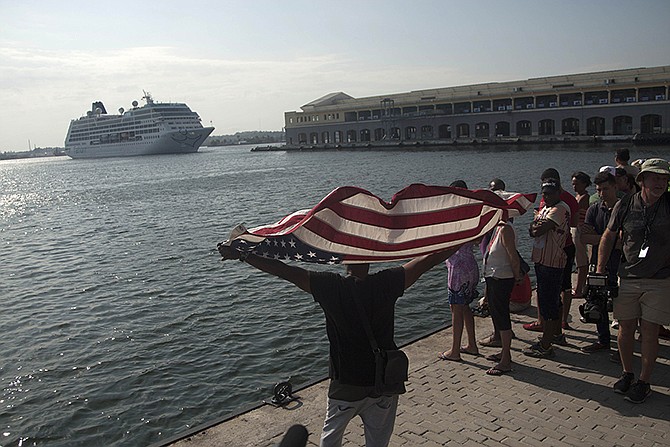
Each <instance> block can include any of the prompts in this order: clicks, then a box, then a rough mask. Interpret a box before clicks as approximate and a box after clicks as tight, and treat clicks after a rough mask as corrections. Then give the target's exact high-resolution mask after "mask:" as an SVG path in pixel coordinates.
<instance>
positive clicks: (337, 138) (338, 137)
mask: <svg viewBox="0 0 670 447" xmlns="http://www.w3.org/2000/svg"><path fill="white" fill-rule="evenodd" d="M333 139H334V140H335V144H339V143H341V142H342V131H341V130H336V131H335V133H334V134H333Z"/></svg>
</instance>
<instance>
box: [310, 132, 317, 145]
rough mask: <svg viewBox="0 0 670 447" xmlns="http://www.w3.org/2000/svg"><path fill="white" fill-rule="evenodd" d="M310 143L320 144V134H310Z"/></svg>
mask: <svg viewBox="0 0 670 447" xmlns="http://www.w3.org/2000/svg"><path fill="white" fill-rule="evenodd" d="M309 143H310V144H319V134H318V133H316V132H312V133H310V134H309Z"/></svg>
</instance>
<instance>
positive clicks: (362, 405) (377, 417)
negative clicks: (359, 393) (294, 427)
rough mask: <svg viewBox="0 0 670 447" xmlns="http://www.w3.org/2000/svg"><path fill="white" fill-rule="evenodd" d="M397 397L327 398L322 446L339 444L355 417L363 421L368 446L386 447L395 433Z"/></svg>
mask: <svg viewBox="0 0 670 447" xmlns="http://www.w3.org/2000/svg"><path fill="white" fill-rule="evenodd" d="M397 409H398V396H397V395H395V396H381V397H366V398H365V399H362V400H357V401H355V402H347V401H344V400H337V399H331V398H328V409H327V411H326V420H325V421H324V423H323V433H321V444H320V445H321V447H339V446H341V445H342V437H343V436H344V430H345V429H346V428H347V424H349V421H350V420H352V419H353V418H354V417H355V416H360V417H361V419H362V420H363V428H364V431H365V445H366V447H386V446H388V444H389V441H390V440H391V435H392V434H393V425H394V424H395V414H396V410H397Z"/></svg>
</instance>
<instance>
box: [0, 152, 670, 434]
mask: <svg viewBox="0 0 670 447" xmlns="http://www.w3.org/2000/svg"><path fill="white" fill-rule="evenodd" d="M615 147H618V146H612V145H604V144H603V145H599V146H593V147H587V146H577V147H562V146H532V145H524V146H512V147H503V146H494V147H481V148H468V149H463V148H461V147H450V148H448V149H445V150H430V151H421V150H411V151H383V150H379V151H361V152H352V151H332V152H328V151H315V152H250V146H236V147H225V148H206V147H205V148H202V149H201V150H200V152H199V153H195V154H188V155H180V156H174V155H169V156H151V157H137V158H117V159H99V160H70V159H67V158H65V157H58V158H44V159H26V160H10V161H2V162H0V245H1V250H0V260H1V261H0V265H1V266H2V271H1V277H0V299H1V300H2V306H0V334H1V336H0V447H8V446H33V445H34V446H90V445H107V446H127V445H132V446H140V445H147V444H151V443H157V442H160V441H161V440H164V439H167V438H169V437H172V436H174V435H176V434H178V433H180V432H184V431H187V430H189V428H191V427H193V426H196V425H199V424H203V423H206V422H208V421H210V420H213V419H217V418H221V417H223V416H226V415H229V414H233V413H234V412H235V411H238V410H239V409H240V408H243V407H247V406H249V405H253V404H256V403H260V402H261V401H262V400H263V399H267V398H269V397H270V396H271V393H272V387H273V386H274V384H275V383H276V382H278V381H281V380H286V379H289V378H290V380H291V382H292V383H293V386H294V387H300V386H301V385H304V384H307V383H309V382H311V381H313V380H315V379H317V378H320V377H324V375H325V374H326V373H327V355H328V345H327V340H326V336H325V330H324V318H323V315H322V313H321V311H320V308H319V307H318V305H317V304H315V303H314V301H313V300H312V298H311V297H310V296H309V295H307V294H305V293H304V292H302V291H300V290H298V289H297V288H295V287H294V286H292V285H290V284H288V283H284V282H283V281H281V280H279V279H276V278H272V277H269V276H267V275H264V274H262V273H260V272H257V271H255V270H254V269H253V268H251V267H249V266H248V265H245V264H242V263H239V262H227V263H222V262H220V261H219V256H218V253H217V252H216V244H217V242H220V241H222V240H224V239H226V236H227V233H228V232H229V231H230V230H231V229H232V228H233V227H234V226H235V225H237V224H239V223H242V222H244V223H246V224H247V225H248V226H250V227H253V226H256V225H261V224H267V223H272V222H274V221H276V220H278V219H279V218H281V217H283V216H285V215H286V214H288V213H290V212H293V211H295V210H298V209H304V208H310V207H312V206H313V205H315V204H316V203H317V202H318V201H319V200H320V199H321V198H323V197H324V196H325V195H326V194H327V193H328V192H330V191H331V190H332V189H334V188H335V187H338V186H343V185H354V186H359V187H362V188H365V189H367V190H369V191H371V192H373V193H374V194H376V195H378V196H380V197H381V198H383V199H385V200H389V199H390V198H391V197H392V195H393V194H394V193H395V192H397V191H398V190H400V189H402V188H403V187H405V186H407V185H409V184H411V183H426V184H435V185H447V184H449V183H451V182H452V181H453V180H455V179H464V180H465V181H466V182H467V184H468V186H469V187H470V188H473V189H475V188H485V187H486V186H487V185H488V182H489V181H490V180H491V179H492V178H494V177H500V178H502V179H503V180H505V182H506V183H507V186H508V188H507V189H508V190H511V191H518V192H537V191H538V189H539V188H538V187H539V175H540V173H541V172H542V171H543V170H544V169H545V168H547V167H555V168H557V169H558V170H559V171H560V173H561V176H562V179H563V184H564V186H565V188H566V189H567V190H569V191H571V188H570V175H571V173H572V172H573V171H576V170H582V171H585V172H587V173H588V174H590V175H591V176H593V174H594V173H595V172H597V170H598V168H599V167H600V166H603V165H610V164H613V157H614V149H615ZM632 155H633V157H635V158H645V157H650V156H662V157H664V158H668V157H670V148H667V147H662V148H659V147H654V148H651V147H645V148H632ZM590 191H591V192H593V188H591V189H590ZM530 218H531V216H530V215H526V216H523V217H521V218H520V219H518V220H517V222H516V226H517V234H518V239H519V246H520V251H521V253H522V255H525V256H526V258H527V259H528V258H529V248H530V241H529V239H528V237H527V235H526V227H527V225H528V222H529V221H530ZM383 266H386V265H381V266H380V267H383ZM309 268H314V269H324V268H328V267H323V266H314V267H309ZM330 268H332V269H333V270H334V271H341V270H342V267H341V266H335V267H330ZM375 268H376V267H373V269H375ZM445 287H446V270H445V268H444V266H439V267H437V268H435V269H433V270H432V271H431V272H429V273H428V274H426V275H425V276H424V277H423V278H421V280H420V281H419V282H418V283H417V284H415V285H414V286H413V287H412V288H411V289H409V290H408V291H407V292H406V294H405V296H404V297H403V298H402V299H401V301H399V303H398V306H397V331H396V332H397V341H398V342H399V343H402V342H405V341H408V340H410V339H412V338H413V337H416V336H418V335H420V334H423V333H426V332H427V331H429V330H432V329H436V328H437V327H440V326H442V325H444V324H445V323H448V322H449V318H450V315H449V311H448V304H447V302H446V291H445ZM480 291H481V288H480ZM445 349H446V346H445Z"/></svg>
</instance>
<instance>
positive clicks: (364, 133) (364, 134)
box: [361, 129, 370, 141]
mask: <svg viewBox="0 0 670 447" xmlns="http://www.w3.org/2000/svg"><path fill="white" fill-rule="evenodd" d="M361 141H370V129H363V130H361Z"/></svg>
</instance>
